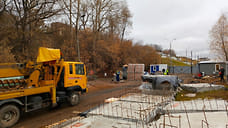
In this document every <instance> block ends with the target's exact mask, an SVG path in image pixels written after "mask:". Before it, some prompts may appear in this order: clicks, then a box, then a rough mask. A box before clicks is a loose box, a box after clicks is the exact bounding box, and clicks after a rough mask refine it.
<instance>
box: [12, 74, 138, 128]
mask: <svg viewBox="0 0 228 128" xmlns="http://www.w3.org/2000/svg"><path fill="white" fill-rule="evenodd" d="M140 85H141V81H124V82H120V83H115V82H112V81H111V79H108V78H107V79H98V80H94V81H89V82H88V88H89V92H88V93H87V94H84V95H82V96H81V101H80V103H79V104H78V105H77V106H73V107H72V106H69V105H67V104H64V105H61V106H60V107H57V108H55V109H42V110H38V111H35V112H30V113H26V114H24V115H23V116H22V117H21V119H20V121H19V123H17V124H16V125H15V126H14V127H13V128H40V127H44V126H46V125H50V124H53V123H55V122H58V121H61V120H64V119H70V118H72V117H74V116H76V115H78V113H79V112H84V111H87V110H89V109H91V108H93V107H95V106H97V105H99V104H101V103H103V102H104V100H105V99H107V98H110V97H119V96H121V95H124V94H126V93H128V92H135V91H138V90H137V87H138V86H140Z"/></svg>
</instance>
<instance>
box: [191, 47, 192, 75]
mask: <svg viewBox="0 0 228 128" xmlns="http://www.w3.org/2000/svg"><path fill="white" fill-rule="evenodd" d="M191 74H192V51H191Z"/></svg>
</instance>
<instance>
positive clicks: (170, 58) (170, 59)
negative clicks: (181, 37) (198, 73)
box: [169, 38, 176, 73]
mask: <svg viewBox="0 0 228 128" xmlns="http://www.w3.org/2000/svg"><path fill="white" fill-rule="evenodd" d="M174 40H176V38H174V39H172V40H171V41H170V48H169V61H170V67H172V57H171V48H172V42H173V41H174ZM170 69H171V68H170ZM170 71H171V70H170ZM173 73H174V69H173Z"/></svg>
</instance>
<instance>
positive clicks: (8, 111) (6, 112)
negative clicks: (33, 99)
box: [0, 105, 20, 128]
mask: <svg viewBox="0 0 228 128" xmlns="http://www.w3.org/2000/svg"><path fill="white" fill-rule="evenodd" d="M19 118H20V110H19V108H18V107H17V106H15V105H5V106H3V107H1V109H0V128H7V127H11V126H13V125H15V124H16V123H17V122H18V120H19Z"/></svg>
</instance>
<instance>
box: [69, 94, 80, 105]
mask: <svg viewBox="0 0 228 128" xmlns="http://www.w3.org/2000/svg"><path fill="white" fill-rule="evenodd" d="M79 100H80V97H79V93H78V92H75V91H73V92H70V95H69V103H70V105H72V106H74V105H77V104H78V103H79Z"/></svg>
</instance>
